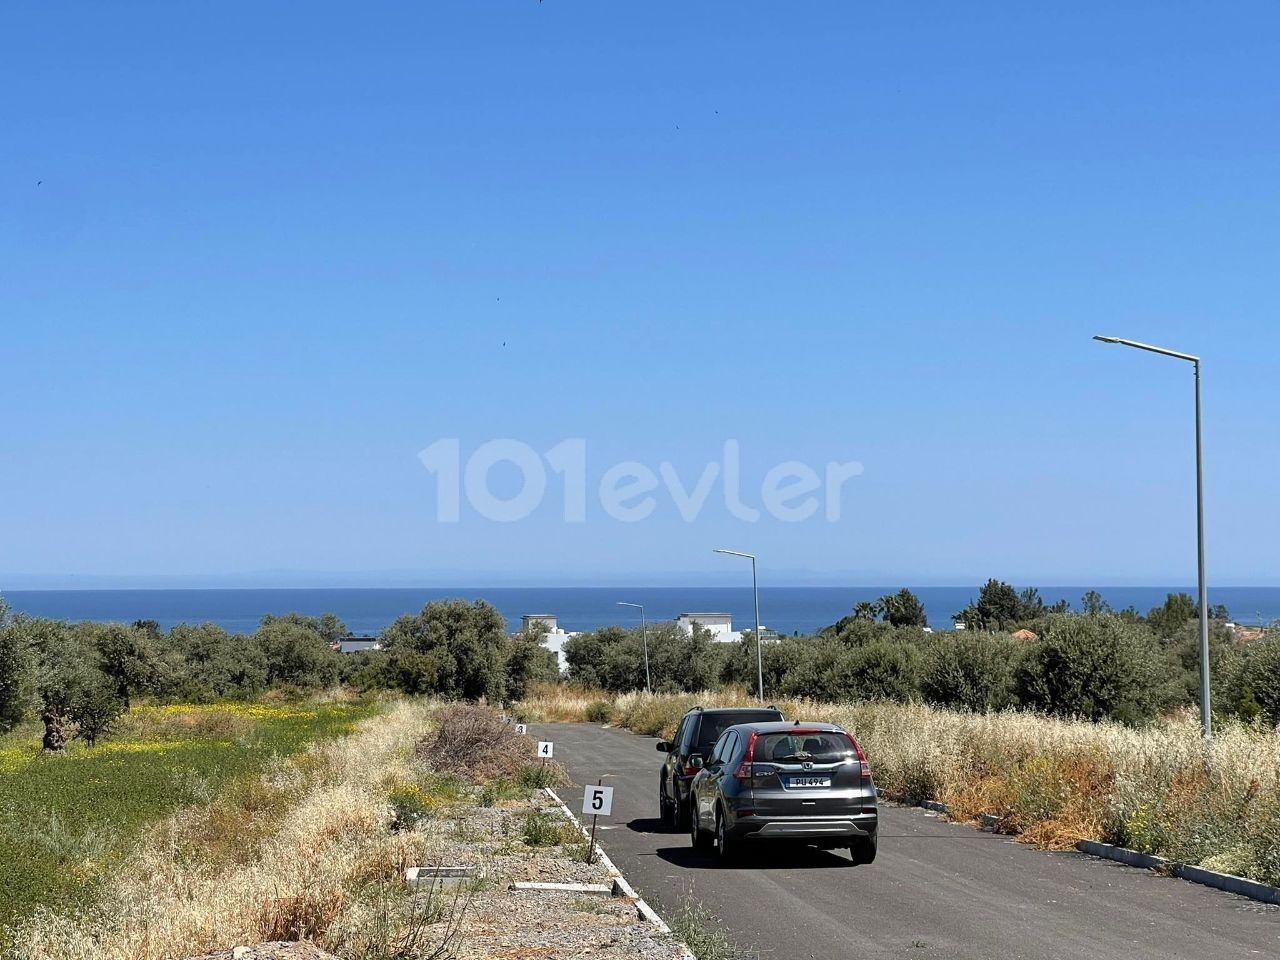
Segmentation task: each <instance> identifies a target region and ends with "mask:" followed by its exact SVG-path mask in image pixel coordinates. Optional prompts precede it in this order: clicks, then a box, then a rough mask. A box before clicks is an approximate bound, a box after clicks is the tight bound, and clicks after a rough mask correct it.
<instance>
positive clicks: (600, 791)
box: [582, 783, 613, 817]
mask: <svg viewBox="0 0 1280 960" xmlns="http://www.w3.org/2000/svg"><path fill="white" fill-rule="evenodd" d="M612 811H613V787H602V786H600V785H599V784H596V783H589V784H587V789H586V792H585V793H583V795H582V812H583V813H585V814H587V815H588V816H592V817H608V816H611V815H612Z"/></svg>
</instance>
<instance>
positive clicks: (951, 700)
mask: <svg viewBox="0 0 1280 960" xmlns="http://www.w3.org/2000/svg"><path fill="white" fill-rule="evenodd" d="M1021 654H1022V649H1021V645H1020V644H1019V643H1018V641H1016V640H1014V639H1013V638H1012V637H1009V636H1005V635H1002V634H989V633H980V632H976V631H973V632H970V631H967V630H966V631H964V632H955V633H947V634H939V635H936V637H935V639H934V641H933V642H932V643H931V644H930V645H929V646H928V648H927V649H926V651H925V654H924V659H923V663H922V665H921V670H920V692H921V693H922V694H923V695H924V698H925V699H926V700H929V701H930V702H932V703H937V704H941V705H943V706H948V707H962V708H964V709H966V710H1001V709H1004V708H1005V707H1008V706H1010V705H1011V704H1012V703H1013V702H1014V698H1015V691H1014V670H1015V664H1016V663H1017V660H1018V658H1019V657H1020V656H1021Z"/></svg>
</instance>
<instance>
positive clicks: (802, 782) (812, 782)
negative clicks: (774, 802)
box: [787, 777, 831, 787]
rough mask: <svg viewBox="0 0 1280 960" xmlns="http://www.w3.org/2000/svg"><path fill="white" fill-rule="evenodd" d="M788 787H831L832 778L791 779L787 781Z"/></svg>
mask: <svg viewBox="0 0 1280 960" xmlns="http://www.w3.org/2000/svg"><path fill="white" fill-rule="evenodd" d="M787 786H788V787H829V786H831V778H830V777H790V778H788V780H787Z"/></svg>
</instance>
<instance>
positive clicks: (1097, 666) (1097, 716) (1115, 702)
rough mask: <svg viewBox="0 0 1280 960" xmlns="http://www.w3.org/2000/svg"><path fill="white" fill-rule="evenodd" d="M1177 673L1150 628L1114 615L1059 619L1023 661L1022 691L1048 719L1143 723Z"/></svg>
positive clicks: (1053, 619) (1054, 619)
mask: <svg viewBox="0 0 1280 960" xmlns="http://www.w3.org/2000/svg"><path fill="white" fill-rule="evenodd" d="M1162 661H1163V662H1162ZM1172 672H1173V671H1172V670H1171V669H1169V664H1168V663H1167V661H1166V658H1165V656H1164V653H1163V651H1162V650H1161V649H1160V647H1159V646H1158V645H1157V644H1156V642H1155V640H1154V638H1153V637H1152V635H1151V633H1150V632H1149V631H1148V630H1147V629H1146V628H1145V627H1141V626H1138V625H1135V624H1132V623H1129V622H1127V621H1125V620H1123V619H1121V618H1120V617H1118V616H1115V615H1111V614H1108V615H1105V616H1100V617H1076V616H1069V615H1056V616H1052V617H1050V618H1049V621H1048V629H1047V630H1046V633H1045V636H1044V638H1043V639H1042V640H1040V641H1039V642H1038V643H1036V644H1035V645H1034V646H1033V647H1032V648H1031V650H1030V652H1029V653H1028V655H1027V657H1026V659H1025V660H1024V662H1023V664H1022V666H1021V668H1020V670H1019V672H1018V687H1019V693H1020V696H1021V698H1022V701H1023V702H1024V703H1027V704H1030V705H1034V706H1037V707H1040V708H1041V709H1043V710H1046V711H1048V712H1049V713H1054V714H1058V715H1059V716H1067V717H1072V716H1078V717H1084V718H1085V719H1088V720H1104V719H1108V720H1120V721H1123V722H1126V723H1138V722H1142V721H1145V720H1149V719H1151V718H1152V717H1153V716H1154V715H1155V712H1156V708H1157V707H1158V706H1159V705H1160V703H1161V701H1162V691H1161V686H1162V684H1163V683H1164V682H1166V680H1167V678H1168V676H1169V675H1171V674H1172Z"/></svg>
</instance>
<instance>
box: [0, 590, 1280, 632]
mask: <svg viewBox="0 0 1280 960" xmlns="http://www.w3.org/2000/svg"><path fill="white" fill-rule="evenodd" d="M898 589H899V588H898V587H825V586H824V587H796V586H788V587H768V586H766V587H761V588H760V623H761V625H762V626H763V627H766V628H770V629H773V630H776V631H778V632H779V633H783V634H791V633H798V634H800V635H802V636H803V635H806V634H811V633H814V632H816V631H817V630H819V629H820V628H822V627H824V626H827V625H828V624H831V623H835V622H836V621H837V620H839V619H840V618H841V617H843V616H845V615H846V614H848V613H849V612H850V611H851V610H852V609H853V606H854V604H856V603H858V602H859V601H862V600H875V599H877V598H879V597H881V596H884V595H885V594H886V593H893V592H897V590H898ZM912 589H913V590H914V592H915V594H916V595H917V596H918V597H919V598H920V600H921V602H922V603H923V604H924V607H925V611H926V613H927V615H928V618H929V625H930V626H931V627H933V628H934V629H949V628H950V626H951V622H952V617H953V616H954V615H955V614H956V613H957V612H958V611H960V610H962V609H964V607H965V606H966V605H968V603H969V602H970V601H971V600H973V599H975V598H976V597H977V594H978V590H977V588H975V587H913V588H912ZM1090 589H1096V590H1097V591H1098V592H1099V593H1100V594H1102V596H1103V598H1104V599H1105V600H1106V601H1107V602H1108V603H1110V604H1111V606H1112V607H1113V608H1115V609H1117V610H1120V609H1123V608H1125V607H1128V606H1133V607H1135V608H1136V609H1137V610H1138V611H1139V612H1141V613H1146V612H1147V611H1148V610H1150V609H1151V608H1152V607H1156V606H1159V605H1160V604H1162V603H1163V602H1164V599H1165V597H1166V596H1167V595H1168V594H1169V593H1177V592H1185V593H1188V594H1191V595H1192V596H1193V597H1194V596H1195V588H1194V587H1094V588H1090V587H1041V588H1040V595H1041V597H1043V599H1044V601H1045V603H1054V602H1056V601H1058V600H1060V599H1065V600H1067V601H1068V602H1069V603H1070V604H1071V605H1072V607H1073V608H1075V609H1079V606H1080V599H1081V598H1082V597H1083V596H1084V595H1085V593H1087V592H1088V591H1089V590H1090ZM2 596H3V598H4V600H5V601H6V602H7V603H8V604H9V606H10V608H11V609H12V610H14V611H16V612H21V613H26V614H29V615H31V616H39V617H52V618H55V619H60V620H98V621H110V622H119V623H130V622H132V621H134V620H155V621H158V622H159V624H160V626H161V627H162V628H165V629H168V628H169V627H171V626H173V625H174V624H176V623H216V624H218V625H219V626H221V627H222V628H224V629H225V630H227V631H229V632H232V633H252V632H253V630H254V629H255V628H256V627H257V625H258V621H259V620H260V619H261V618H262V617H263V615H264V614H277V615H278V614H284V613H292V612H296V613H302V614H306V615H307V616H318V615H319V614H322V613H333V614H336V615H337V616H338V617H339V618H340V619H341V620H342V621H343V622H344V623H345V624H346V625H347V628H348V629H349V630H350V631H351V632H352V633H355V634H367V635H376V634H378V633H380V632H381V631H382V630H383V629H384V628H386V626H387V625H388V624H390V623H391V622H392V621H393V620H395V619H396V618H397V617H399V616H400V615H402V614H405V613H416V612H417V611H419V610H421V609H422V607H423V605H424V604H426V603H429V602H430V601H432V600H442V599H452V598H460V599H464V600H477V599H483V600H486V601H488V602H489V603H491V604H492V605H493V606H495V607H496V608H497V609H498V611H499V612H500V613H501V614H502V615H503V616H504V617H505V618H506V620H507V624H508V626H509V627H510V628H511V629H512V630H515V629H518V628H519V626H520V618H521V616H523V615H524V614H529V613H536V614H550V615H553V616H555V617H556V618H557V622H558V624H559V626H560V628H561V629H563V630H569V631H575V630H593V629H596V628H598V627H602V626H606V625H608V624H622V625H626V626H630V625H632V624H637V623H639V621H640V618H639V612H638V611H636V610H633V609H632V608H630V607H621V606H619V605H618V602H619V601H628V602H631V603H641V604H644V607H645V614H646V616H647V618H648V620H649V622H650V623H656V622H659V621H662V620H673V619H675V618H676V617H677V616H679V615H680V614H682V613H729V614H732V616H733V623H734V627H735V628H736V629H742V628H750V627H751V626H752V623H753V620H754V612H753V610H752V594H751V588H750V587H644V586H636V587H510V586H504V587H467V588H428V587H424V588H420V589H419V588H407V587H406V588H401V587H394V588H391V587H389V588H367V587H360V588H345V589H342V588H339V589H320V588H312V589H259V590H232V589H207V590H193V589H183V590H176V589H170V590H15V591H11V592H5V593H3V594H2ZM1209 603H1210V604H1211V605H1215V606H1216V605H1217V604H1223V605H1225V606H1226V607H1227V609H1228V611H1229V612H1230V614H1231V617H1232V619H1234V620H1235V621H1236V622H1237V623H1242V624H1268V623H1271V622H1273V621H1277V620H1280V587H1215V588H1211V589H1210V592H1209Z"/></svg>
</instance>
